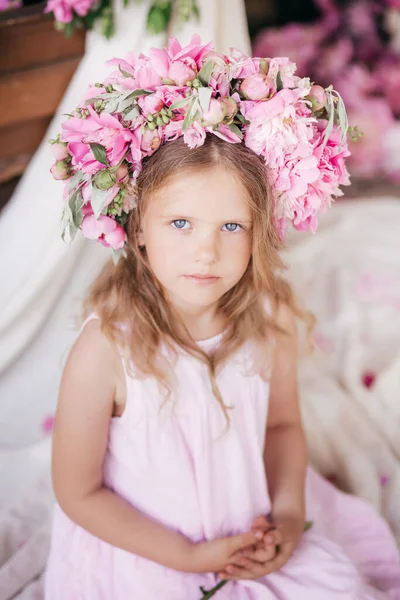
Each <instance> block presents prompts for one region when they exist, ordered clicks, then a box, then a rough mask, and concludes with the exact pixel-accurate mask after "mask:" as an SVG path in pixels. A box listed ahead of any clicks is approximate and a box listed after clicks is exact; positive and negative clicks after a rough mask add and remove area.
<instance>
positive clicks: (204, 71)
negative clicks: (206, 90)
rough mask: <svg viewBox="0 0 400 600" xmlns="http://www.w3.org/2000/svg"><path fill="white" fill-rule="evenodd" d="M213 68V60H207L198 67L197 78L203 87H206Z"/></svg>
mask: <svg viewBox="0 0 400 600" xmlns="http://www.w3.org/2000/svg"><path fill="white" fill-rule="evenodd" d="M213 68H214V61H213V60H208V61H207V62H206V63H205V64H204V65H203V66H202V68H201V69H200V71H199V74H198V75H197V79H199V80H200V81H201V83H202V84H203V85H204V87H208V85H209V83H210V79H211V74H212V72H213Z"/></svg>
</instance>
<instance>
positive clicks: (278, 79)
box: [276, 71, 283, 92]
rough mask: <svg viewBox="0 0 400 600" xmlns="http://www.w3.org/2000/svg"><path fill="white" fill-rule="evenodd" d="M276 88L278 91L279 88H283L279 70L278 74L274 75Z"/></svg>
mask: <svg viewBox="0 0 400 600" xmlns="http://www.w3.org/2000/svg"><path fill="white" fill-rule="evenodd" d="M276 89H277V91H278V92H280V91H281V90H283V82H282V77H281V72H280V71H278V74H277V76H276Z"/></svg>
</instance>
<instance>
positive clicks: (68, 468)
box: [52, 320, 259, 572]
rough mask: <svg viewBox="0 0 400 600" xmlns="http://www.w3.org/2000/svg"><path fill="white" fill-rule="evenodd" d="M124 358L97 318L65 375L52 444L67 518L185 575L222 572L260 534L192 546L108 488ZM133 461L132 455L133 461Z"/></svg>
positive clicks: (59, 496)
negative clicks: (106, 469)
mask: <svg viewBox="0 0 400 600" xmlns="http://www.w3.org/2000/svg"><path fill="white" fill-rule="evenodd" d="M121 382H124V374H123V370H122V365H121V358H120V356H119V355H118V353H117V352H116V351H115V350H114V349H113V347H112V345H111V344H110V342H109V341H108V340H107V338H106V337H105V336H104V335H103V334H102V333H101V330H100V324H99V322H98V321H97V320H96V321H92V322H89V323H88V325H87V326H86V327H85V329H84V330H83V332H82V334H81V335H80V336H79V338H78V340H77V341H76V343H75V345H74V347H73V348H72V350H71V353H70V355H69V357H68V361H67V364H66V367H65V370H64V374H63V377H62V382H61V388H60V396H59V402H58V408H57V414H56V424H55V430H54V440H53V458H52V472H53V485H54V491H55V494H56V497H57V500H58V503H59V505H60V507H61V508H62V510H63V511H64V512H65V513H66V515H67V516H68V517H69V518H70V519H72V520H73V521H74V522H75V523H77V524H78V525H80V526H81V527H83V528H84V529H86V530H87V531H89V532H90V533H92V534H93V535H95V536H96V537H98V538H100V539H102V540H104V541H106V542H108V543H109V544H112V545H114V546H117V547H119V548H122V549H123V550H126V551H128V552H132V553H134V554H137V555H139V556H142V557H145V558H148V559H150V560H152V561H155V562H157V563H159V564H162V565H164V566H167V567H170V568H172V569H176V570H179V571H189V572H209V571H217V570H219V569H221V568H222V567H223V566H224V565H225V564H226V563H227V562H228V561H229V559H230V558H231V556H232V555H233V554H234V553H236V552H237V551H239V550H241V549H242V548H245V547H248V546H251V545H252V544H254V543H256V542H257V540H258V539H259V534H258V536H255V533H254V532H247V533H244V534H242V535H239V536H234V537H230V538H222V539H219V540H214V541H211V542H203V543H199V544H192V543H191V542H190V541H189V540H188V539H187V538H185V537H184V536H183V535H181V534H180V533H178V532H176V531H173V530H170V529H168V528H167V527H165V526H163V525H161V524H160V523H157V522H155V521H153V520H152V519H150V518H149V517H147V516H146V515H144V514H142V513H141V512H140V511H138V510H136V509H135V508H134V507H133V506H132V505H131V504H129V503H128V502H127V501H125V500H124V499H123V498H121V497H120V496H118V495H117V494H116V493H114V492H112V491H111V490H109V489H107V488H105V487H104V486H103V461H104V455H105V452H106V449H107V442H108V432H109V424H110V419H111V417H112V412H113V406H114V400H115V396H116V390H117V386H118V389H120V388H121ZM133 460H134V457H133Z"/></svg>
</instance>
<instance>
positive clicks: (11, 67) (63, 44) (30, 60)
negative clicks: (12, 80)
mask: <svg viewBox="0 0 400 600" xmlns="http://www.w3.org/2000/svg"><path fill="white" fill-rule="evenodd" d="M44 6H45V4H41V5H39V6H34V7H24V8H22V9H19V10H16V11H13V12H12V15H11V16H8V17H7V15H6V13H3V15H2V17H1V18H0V74H3V73H7V72H12V71H16V70H18V69H25V68H27V67H34V66H38V65H43V64H47V63H51V62H53V61H56V60H64V59H67V58H74V57H77V56H82V55H83V53H84V51H85V31H84V30H83V29H80V30H75V32H74V34H73V35H72V36H71V37H70V38H69V39H66V38H65V36H64V34H63V33H61V32H58V31H56V30H55V28H54V22H53V20H52V19H51V18H50V17H49V15H44V14H43V8H44ZM29 9H30V10H29Z"/></svg>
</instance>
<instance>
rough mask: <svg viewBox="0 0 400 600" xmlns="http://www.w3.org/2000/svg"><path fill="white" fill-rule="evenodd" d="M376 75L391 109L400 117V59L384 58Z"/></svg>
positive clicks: (378, 66)
mask: <svg viewBox="0 0 400 600" xmlns="http://www.w3.org/2000/svg"><path fill="white" fill-rule="evenodd" d="M375 76H376V78H377V80H378V82H379V87H380V90H381V92H383V94H384V95H385V96H386V99H387V101H388V103H389V105H390V107H391V109H392V110H393V112H394V113H395V114H396V115H397V116H399V117H400V59H399V58H398V57H395V56H393V57H390V58H387V59H386V60H382V61H381V62H380V63H378V65H377V68H376V70H375Z"/></svg>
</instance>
